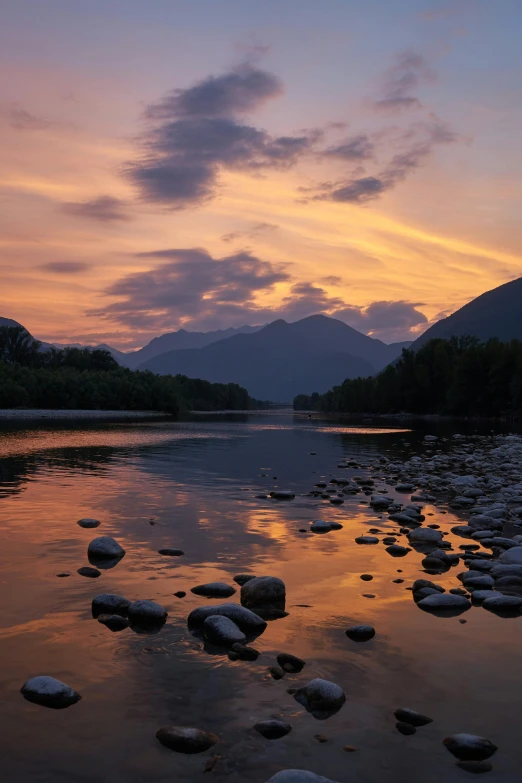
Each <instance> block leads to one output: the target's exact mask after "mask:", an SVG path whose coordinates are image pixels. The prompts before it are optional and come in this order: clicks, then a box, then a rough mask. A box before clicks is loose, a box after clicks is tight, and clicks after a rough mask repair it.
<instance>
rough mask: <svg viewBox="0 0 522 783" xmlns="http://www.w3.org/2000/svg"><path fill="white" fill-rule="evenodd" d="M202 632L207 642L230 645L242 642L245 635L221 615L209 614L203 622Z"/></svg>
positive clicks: (244, 640)
mask: <svg viewBox="0 0 522 783" xmlns="http://www.w3.org/2000/svg"><path fill="white" fill-rule="evenodd" d="M203 633H204V635H205V638H206V639H208V641H209V642H213V643H214V644H219V645H222V646H223V647H231V646H232V645H233V644H235V643H239V644H244V642H246V636H245V634H244V633H243V631H242V630H241V629H240V628H238V626H237V625H236V624H235V623H234V622H233V621H232V620H230V619H229V618H228V617H224V616H223V615H211V616H210V617H207V619H206V620H205V622H204V623H203Z"/></svg>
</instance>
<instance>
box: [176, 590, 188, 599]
mask: <svg viewBox="0 0 522 783" xmlns="http://www.w3.org/2000/svg"><path fill="white" fill-rule="evenodd" d="M174 595H175V596H176V598H185V596H186V595H187V594H186V592H185V591H184V590H178V592H177V593H174Z"/></svg>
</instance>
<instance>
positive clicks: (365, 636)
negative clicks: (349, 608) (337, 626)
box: [345, 625, 375, 642]
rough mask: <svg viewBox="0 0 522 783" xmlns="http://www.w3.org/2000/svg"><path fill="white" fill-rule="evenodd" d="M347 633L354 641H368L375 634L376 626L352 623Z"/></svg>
mask: <svg viewBox="0 0 522 783" xmlns="http://www.w3.org/2000/svg"><path fill="white" fill-rule="evenodd" d="M345 634H346V636H347V637H348V638H349V639H351V640H352V641H353V642H367V641H369V640H370V639H373V637H374V636H375V628H374V627H373V626H372V625H352V626H350V628H348V629H347V630H346V631H345Z"/></svg>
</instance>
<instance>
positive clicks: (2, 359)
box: [0, 326, 255, 415]
mask: <svg viewBox="0 0 522 783" xmlns="http://www.w3.org/2000/svg"><path fill="white" fill-rule="evenodd" d="M254 406H255V401H254V400H252V399H251V398H250V397H249V395H248V392H247V390H246V389H244V388H243V387H242V386H239V385H238V384H236V383H226V384H224V383H210V382H209V381H203V380H201V379H199V378H187V376H185V375H155V374H154V373H152V372H148V371H138V370H134V371H133V370H129V369H127V368H126V367H120V365H119V364H118V363H117V361H116V360H115V359H114V358H113V357H112V356H111V354H110V353H109V351H104V350H100V349H96V350H91V349H89V348H64V349H62V350H60V349H57V348H53V347H51V348H46V349H44V348H43V347H42V344H41V343H39V342H38V340H34V339H33V338H32V337H31V335H30V334H29V333H28V332H27V331H26V330H25V329H24V328H23V327H18V326H15V327H6V326H4V327H0V408H19V407H23V408H48V409H70V410H75V409H78V410H82V409H83V410H155V411H161V412H166V413H170V414H173V415H175V414H177V413H179V412H181V411H183V410H204V411H212V410H246V409H248V408H251V407H254Z"/></svg>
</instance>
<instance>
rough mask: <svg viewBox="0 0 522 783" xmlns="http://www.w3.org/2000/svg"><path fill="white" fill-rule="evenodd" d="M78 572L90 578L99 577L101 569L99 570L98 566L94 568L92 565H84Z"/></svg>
mask: <svg viewBox="0 0 522 783" xmlns="http://www.w3.org/2000/svg"><path fill="white" fill-rule="evenodd" d="M76 573H77V574H80V576H86V577H88V578H89V579H97V578H98V577H99V576H101V571H98V569H97V568H92V567H91V566H82V568H79V569H78V571H77V572H76Z"/></svg>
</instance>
